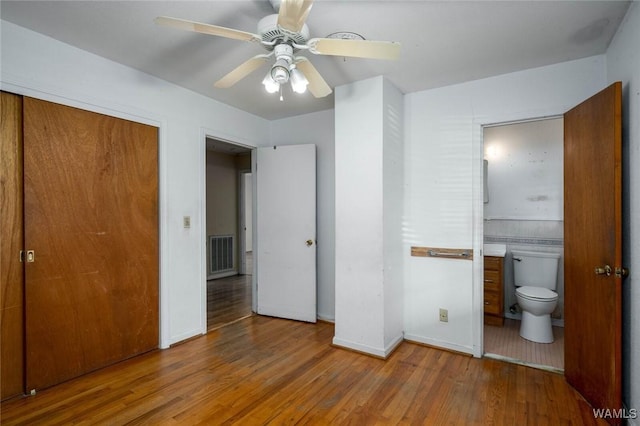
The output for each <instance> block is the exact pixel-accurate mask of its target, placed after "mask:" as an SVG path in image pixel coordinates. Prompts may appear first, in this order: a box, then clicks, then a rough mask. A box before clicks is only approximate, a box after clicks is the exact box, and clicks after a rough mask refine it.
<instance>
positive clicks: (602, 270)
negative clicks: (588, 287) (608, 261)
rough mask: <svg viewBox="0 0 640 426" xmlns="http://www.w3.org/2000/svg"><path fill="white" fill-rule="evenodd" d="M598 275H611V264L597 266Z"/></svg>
mask: <svg viewBox="0 0 640 426" xmlns="http://www.w3.org/2000/svg"><path fill="white" fill-rule="evenodd" d="M596 275H606V276H609V275H611V266H609V265H604V266H596Z"/></svg>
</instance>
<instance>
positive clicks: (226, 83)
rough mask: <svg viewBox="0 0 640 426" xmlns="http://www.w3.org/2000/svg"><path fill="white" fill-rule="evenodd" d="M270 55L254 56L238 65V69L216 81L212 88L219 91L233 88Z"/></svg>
mask: <svg viewBox="0 0 640 426" xmlns="http://www.w3.org/2000/svg"><path fill="white" fill-rule="evenodd" d="M270 56H271V55H270V54H264V55H256V56H254V57H253V58H251V59H249V60H248V61H246V62H244V63H242V64H240V66H239V67H237V68H236V69H234V70H233V71H231V72H230V73H229V74H227V75H225V76H224V77H222V78H221V79H220V80H218V81H216V82H215V84H214V86H215V87H217V88H219V89H226V88H228V87H231V86H233V85H234V84H236V83H237V82H239V81H240V80H242V79H243V78H245V77H246V76H248V75H249V74H251V73H252V72H254V71H255V70H257V69H258V68H260V67H261V66H262V64H264V63H265V62H267V60H268V59H269V57H270Z"/></svg>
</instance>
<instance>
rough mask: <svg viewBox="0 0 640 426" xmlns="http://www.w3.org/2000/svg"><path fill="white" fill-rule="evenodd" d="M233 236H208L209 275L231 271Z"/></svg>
mask: <svg viewBox="0 0 640 426" xmlns="http://www.w3.org/2000/svg"><path fill="white" fill-rule="evenodd" d="M233 251H234V249H233V235H210V236H209V273H211V274H217V273H219V272H227V271H232V270H233Z"/></svg>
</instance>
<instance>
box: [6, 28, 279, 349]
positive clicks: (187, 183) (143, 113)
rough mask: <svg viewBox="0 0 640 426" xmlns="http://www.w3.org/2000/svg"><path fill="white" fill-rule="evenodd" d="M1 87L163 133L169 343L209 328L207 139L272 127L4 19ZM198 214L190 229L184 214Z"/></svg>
mask: <svg viewBox="0 0 640 426" xmlns="http://www.w3.org/2000/svg"><path fill="white" fill-rule="evenodd" d="M0 25H1V27H2V28H1V32H2V33H1V35H2V39H1V42H2V53H1V55H2V56H1V63H2V70H1V71H2V74H1V83H2V90H6V91H9V92H13V93H18V94H23V95H27V96H32V97H36V98H41V99H45V100H50V101H53V102H58V103H62V104H66V105H71V106H75V107H79V108H83V109H86V110H90V111H96V112H99V113H104V114H109V115H114V116H117V117H122V118H126V119H129V120H134V121H140V122H143V123H146V124H152V125H155V126H157V127H159V128H160V132H159V133H160V164H159V170H160V244H161V246H160V247H161V248H160V261H161V271H160V280H161V283H160V286H161V293H160V298H161V308H160V311H161V330H160V331H161V333H160V334H161V344H162V346H167V345H170V344H171V343H174V342H177V341H180V340H183V339H186V338H188V337H191V336H194V335H197V334H199V333H202V332H204V331H205V330H206V323H205V321H206V320H205V315H204V314H203V309H204V308H205V306H206V303H205V301H204V300H203V296H204V293H203V291H202V289H203V287H202V283H203V282H204V279H205V273H206V271H205V269H206V268H205V265H204V262H205V253H204V252H205V244H204V234H205V230H204V228H203V226H204V218H203V217H202V212H203V211H204V207H203V205H202V204H203V203H204V188H203V182H204V179H201V176H204V163H205V158H204V156H205V150H204V135H205V134H209V135H211V136H215V137H217V138H219V139H223V140H225V139H226V140H230V141H235V142H240V143H243V144H245V145H249V146H257V145H260V144H266V143H268V134H269V122H268V121H266V120H263V119H260V118H258V117H256V116H253V115H250V114H247V113H244V112H242V111H240V110H238V109H234V108H231V107H228V106H226V105H224V104H221V103H219V102H216V101H213V100H211V99H209V98H206V97H204V96H201V95H197V94H195V93H193V92H191V91H188V90H185V89H183V88H180V87H178V86H176V85H173V84H170V83H167V82H165V81H163V80H159V79H157V78H155V77H152V76H150V75H147V74H143V73H141V72H139V71H136V70H134V69H131V68H128V67H125V66H123V65H120V64H117V63H115V62H112V61H109V60H107V59H104V58H101V57H99V56H96V55H93V54H90V53H88V52H85V51H82V50H80V49H77V48H74V47H71V46H69V45H66V44H64V43H61V42H59V41H56V40H53V39H51V38H49V37H46V36H43V35H40V34H38V33H35V32H32V31H29V30H26V29H24V28H21V27H19V26H16V25H14V24H11V23H8V22H5V21H0ZM183 216H191V228H190V229H184V228H183V227H182V217H183Z"/></svg>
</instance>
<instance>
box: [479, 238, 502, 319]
mask: <svg viewBox="0 0 640 426" xmlns="http://www.w3.org/2000/svg"><path fill="white" fill-rule="evenodd" d="M505 254H506V246H504V245H501V244H485V247H484V323H485V324H489V325H497V326H500V327H501V326H502V325H504V290H503V282H504V280H503V276H504V256H505Z"/></svg>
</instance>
